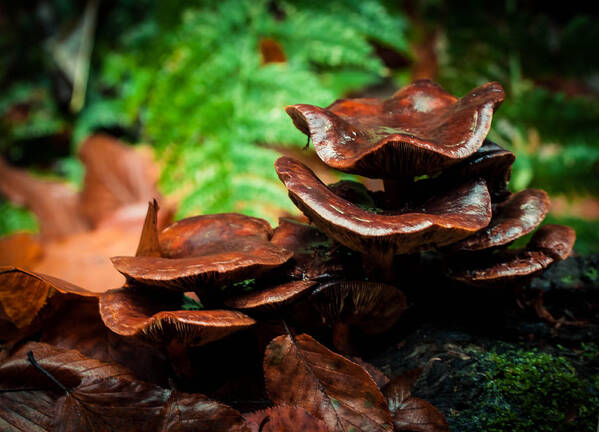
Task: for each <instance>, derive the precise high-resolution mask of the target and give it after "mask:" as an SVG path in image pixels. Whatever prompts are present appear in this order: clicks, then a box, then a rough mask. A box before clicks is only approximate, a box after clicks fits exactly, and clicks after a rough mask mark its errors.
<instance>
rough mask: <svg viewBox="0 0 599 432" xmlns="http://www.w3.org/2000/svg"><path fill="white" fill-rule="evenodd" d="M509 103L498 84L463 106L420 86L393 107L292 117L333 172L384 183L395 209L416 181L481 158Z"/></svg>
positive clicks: (309, 109) (359, 104)
mask: <svg viewBox="0 0 599 432" xmlns="http://www.w3.org/2000/svg"><path fill="white" fill-rule="evenodd" d="M503 98H504V92H503V88H502V87H501V85H499V84H498V83H496V82H491V83H487V84H484V85H482V86H480V87H478V88H476V89H474V90H472V91H471V92H470V93H468V94H467V95H466V96H464V97H463V98H461V99H457V98H456V97H454V96H452V95H451V94H449V93H447V92H446V91H445V90H443V88H441V87H440V86H439V85H438V84H435V83H434V82H432V81H429V80H419V81H415V82H414V83H412V84H411V85H409V86H407V87H404V88H402V89H400V90H399V91H398V92H396V93H395V94H394V95H393V96H392V97H391V98H390V99H387V100H380V99H374V98H366V99H341V100H337V101H336V102H334V103H333V104H331V105H330V106H328V107H327V108H326V109H323V108H319V107H316V106H313V105H306V104H299V105H292V106H288V107H287V108H286V111H287V113H288V114H289V116H290V117H291V119H292V120H293V123H294V125H295V126H296V127H297V128H298V129H299V130H300V131H302V132H303V133H305V134H306V135H308V136H309V137H310V138H312V141H313V143H314V148H315V150H316V153H317V154H318V156H319V157H320V158H321V159H322V160H323V161H324V162H325V163H326V164H327V165H329V166H331V167H332V168H336V169H338V170H340V171H345V172H349V173H354V174H360V175H363V176H366V177H372V178H383V179H384V182H385V191H386V193H387V194H388V195H389V201H390V202H393V201H394V200H395V199H396V197H397V193H398V192H401V189H402V187H403V185H404V184H406V183H408V184H409V183H411V182H412V179H413V178H414V176H420V175H424V174H431V173H435V172H439V171H441V170H443V169H445V168H447V167H449V166H451V165H453V164H455V163H457V162H459V161H461V160H463V159H464V158H467V157H468V156H470V155H472V154H474V153H475V152H476V151H477V150H478V149H479V148H480V147H481V145H482V143H483V141H484V139H485V137H486V135H487V133H488V132H489V128H490V127H491V119H492V116H493V111H494V110H495V109H496V108H497V107H499V105H500V104H501V102H502V101H503Z"/></svg>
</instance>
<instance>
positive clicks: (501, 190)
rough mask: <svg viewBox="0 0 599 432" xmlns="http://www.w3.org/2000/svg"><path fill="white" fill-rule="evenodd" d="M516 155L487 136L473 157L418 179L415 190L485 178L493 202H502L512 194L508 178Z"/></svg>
mask: <svg viewBox="0 0 599 432" xmlns="http://www.w3.org/2000/svg"><path fill="white" fill-rule="evenodd" d="M515 160H516V155H515V154H514V153H512V152H511V151H509V150H506V149H504V148H503V147H501V146H499V145H498V144H495V143H494V142H492V141H489V140H488V139H486V140H485V141H484V142H483V145H482V146H481V147H480V148H479V149H478V150H477V151H476V153H474V154H473V155H471V156H470V157H468V158H466V159H464V160H463V161H461V162H459V163H457V164H455V165H452V166H450V167H449V168H447V169H446V170H444V171H443V172H442V173H440V175H438V176H436V177H433V178H430V179H424V180H420V181H419V182H416V183H414V185H413V186H414V193H422V191H423V190H432V189H435V188H438V187H439V185H447V184H459V183H463V182H464V180H466V179H474V178H483V179H484V180H485V182H486V183H487V188H488V189H489V193H490V195H491V200H492V201H493V202H501V201H503V200H505V199H506V198H508V197H509V196H510V191H509V190H508V187H507V185H508V182H509V180H510V176H511V172H512V164H513V163H514V161H515Z"/></svg>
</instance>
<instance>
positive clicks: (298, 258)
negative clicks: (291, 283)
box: [271, 218, 350, 279]
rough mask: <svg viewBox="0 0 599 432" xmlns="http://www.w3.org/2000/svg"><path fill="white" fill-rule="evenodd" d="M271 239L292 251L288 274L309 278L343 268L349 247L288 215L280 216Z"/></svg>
mask: <svg viewBox="0 0 599 432" xmlns="http://www.w3.org/2000/svg"><path fill="white" fill-rule="evenodd" d="M271 242H272V243H273V244H276V245H277V246H280V247H282V248H285V249H287V250H289V251H293V258H292V259H291V260H290V262H291V264H292V268H291V270H290V276H292V277H296V278H298V279H311V278H317V277H321V276H323V275H328V276H331V275H335V274H338V273H341V272H343V271H344V267H345V266H344V263H345V262H346V261H348V260H347V258H348V257H347V255H348V252H350V251H349V250H348V249H346V248H345V247H344V246H342V245H340V244H339V243H336V242H335V241H333V240H332V239H330V238H329V237H327V236H326V235H324V234H323V233H322V232H320V231H319V230H318V229H317V228H315V227H313V226H311V225H308V224H305V223H303V222H299V221H296V220H292V219H288V218H280V219H279V226H278V227H277V228H276V229H275V231H274V234H273V236H272V239H271Z"/></svg>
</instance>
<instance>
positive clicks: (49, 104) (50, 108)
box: [0, 82, 66, 158]
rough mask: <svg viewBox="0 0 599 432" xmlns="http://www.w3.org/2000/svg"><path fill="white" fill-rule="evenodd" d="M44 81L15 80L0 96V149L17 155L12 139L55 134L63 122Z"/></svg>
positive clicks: (18, 149) (20, 139)
mask: <svg viewBox="0 0 599 432" xmlns="http://www.w3.org/2000/svg"><path fill="white" fill-rule="evenodd" d="M49 92H50V90H49V85H48V83H47V82H40V83H28V82H16V83H14V84H13V85H11V86H10V87H9V88H8V90H7V91H6V92H3V93H2V95H1V96H0V132H1V133H0V152H2V153H9V155H10V156H11V157H14V158H18V157H20V156H21V155H20V151H21V149H20V147H19V146H18V145H14V143H15V142H18V141H22V140H28V139H35V138H40V137H45V136H50V135H54V134H56V133H59V132H62V131H63V129H64V128H65V127H66V123H65V120H64V118H63V117H62V115H61V114H60V112H59V111H58V107H57V106H56V104H55V102H54V100H53V99H52V98H51V97H50V94H49Z"/></svg>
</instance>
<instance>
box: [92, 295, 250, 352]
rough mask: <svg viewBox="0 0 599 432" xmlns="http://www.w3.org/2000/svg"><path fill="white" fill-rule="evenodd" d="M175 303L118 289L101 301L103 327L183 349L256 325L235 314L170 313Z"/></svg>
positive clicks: (228, 312)
mask: <svg viewBox="0 0 599 432" xmlns="http://www.w3.org/2000/svg"><path fill="white" fill-rule="evenodd" d="M177 299H178V297H177V296H161V297H159V296H148V295H147V293H146V292H144V291H143V290H141V289H136V288H132V287H125V288H120V289H117V290H111V291H108V292H106V293H105V294H103V295H102V296H101V297H100V315H101V317H102V321H104V324H106V327H108V328H109V329H110V330H112V331H113V332H115V333H117V334H119V335H121V336H133V337H138V338H141V339H145V340H147V341H149V342H153V343H158V344H165V343H169V342H170V341H171V340H173V339H177V340H179V341H180V342H182V343H183V344H184V345H186V346H200V345H205V344H207V343H209V342H213V341H216V340H218V339H222V338H224V337H226V336H228V335H230V334H232V333H234V332H236V331H239V330H242V329H245V328H247V327H250V326H252V325H253V324H254V323H255V321H254V320H253V319H252V318H250V317H248V316H247V315H244V314H243V313H241V312H236V311H228V310H199V311H186V310H173V309H176V308H177V307H178V306H180V301H177ZM179 300H180V299H179Z"/></svg>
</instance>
